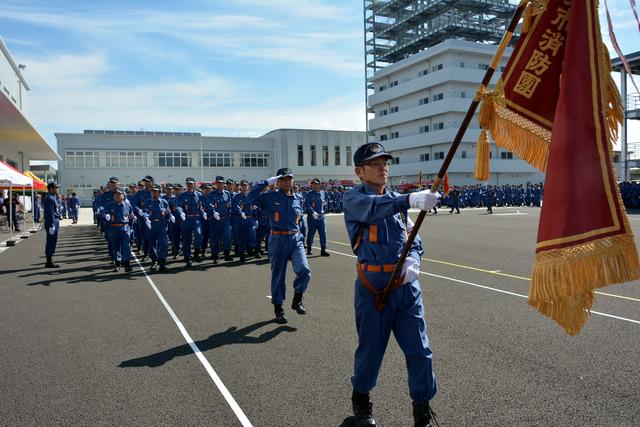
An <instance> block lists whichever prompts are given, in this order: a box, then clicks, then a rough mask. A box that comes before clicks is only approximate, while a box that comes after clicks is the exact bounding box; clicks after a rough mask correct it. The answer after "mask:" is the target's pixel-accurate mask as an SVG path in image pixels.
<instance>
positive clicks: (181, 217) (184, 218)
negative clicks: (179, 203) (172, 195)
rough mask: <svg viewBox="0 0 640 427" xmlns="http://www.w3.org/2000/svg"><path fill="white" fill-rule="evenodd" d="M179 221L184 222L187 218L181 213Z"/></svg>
mask: <svg viewBox="0 0 640 427" xmlns="http://www.w3.org/2000/svg"><path fill="white" fill-rule="evenodd" d="M180 219H181V220H183V221H186V220H187V216H186V215H185V214H184V212H182V213H181V214H180Z"/></svg>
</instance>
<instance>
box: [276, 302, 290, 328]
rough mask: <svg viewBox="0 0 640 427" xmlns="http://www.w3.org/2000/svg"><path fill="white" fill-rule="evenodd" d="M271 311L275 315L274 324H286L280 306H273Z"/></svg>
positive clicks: (285, 318) (285, 317)
mask: <svg viewBox="0 0 640 427" xmlns="http://www.w3.org/2000/svg"><path fill="white" fill-rule="evenodd" d="M273 311H274V312H275V313H276V323H280V324H281V325H283V324H285V323H287V322H288V320H287V316H285V315H284V309H283V308H282V304H274V305H273Z"/></svg>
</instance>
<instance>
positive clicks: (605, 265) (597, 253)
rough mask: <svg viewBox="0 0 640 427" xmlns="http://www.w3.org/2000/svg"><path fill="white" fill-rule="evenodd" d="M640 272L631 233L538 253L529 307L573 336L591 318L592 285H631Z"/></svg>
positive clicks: (532, 276) (593, 297)
mask: <svg viewBox="0 0 640 427" xmlns="http://www.w3.org/2000/svg"><path fill="white" fill-rule="evenodd" d="M627 226H628V224H627ZM559 261H561V262H559ZM639 269H640V264H639V262H638V255H637V252H636V247H635V243H634V240H633V235H632V234H631V233H629V234H623V235H616V236H612V237H606V238H603V239H599V240H594V241H590V242H587V243H584V244H582V245H576V246H572V247H570V248H563V249H556V250H550V251H544V252H541V253H537V254H536V257H535V262H534V265H533V271H532V274H531V284H532V286H531V289H530V291H529V304H530V305H532V306H533V307H535V308H536V309H537V310H538V311H539V312H540V313H542V314H544V315H546V316H549V317H551V318H552V319H553V320H555V321H556V322H557V323H558V324H560V325H561V326H562V327H563V328H564V330H565V331H566V332H567V333H568V334H569V335H571V336H573V335H576V334H578V332H580V329H581V328H582V326H583V325H584V323H585V322H586V321H587V320H588V319H589V316H590V314H591V313H590V310H591V307H593V303H594V302H595V295H594V288H593V284H594V283H597V284H598V285H597V287H598V288H600V287H605V286H608V285H611V284H614V283H620V282H630V281H633V280H636V278H637V274H638V270H639Z"/></svg>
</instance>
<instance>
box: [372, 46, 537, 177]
mask: <svg viewBox="0 0 640 427" xmlns="http://www.w3.org/2000/svg"><path fill="white" fill-rule="evenodd" d="M495 50H496V46H494V45H489V44H481V43H474V42H470V41H465V40H454V39H450V40H445V41H443V42H441V43H439V44H437V45H435V46H432V47H429V48H428V49H425V50H423V51H421V52H418V53H415V54H413V55H411V56H409V57H408V58H406V59H403V60H400V61H398V62H395V63H393V64H391V65H388V66H386V67H384V68H382V69H381V70H379V71H377V72H376V73H375V74H374V75H373V76H372V77H370V78H369V82H370V83H372V84H373V86H374V93H373V94H372V95H370V96H369V98H368V104H369V108H370V111H371V110H372V111H373V112H374V113H375V117H374V118H372V119H371V120H370V121H369V132H370V137H369V139H370V140H376V141H380V142H381V143H382V144H383V145H384V146H385V148H386V149H387V151H390V152H391V154H392V155H393V156H394V158H395V159H394V162H393V163H394V164H393V165H392V167H391V168H390V176H391V182H392V184H400V183H402V182H403V181H404V182H416V181H417V176H418V173H419V172H420V171H422V174H423V177H424V178H425V179H427V180H429V179H433V178H435V177H436V176H437V173H438V171H439V169H440V166H441V165H442V161H443V159H444V157H445V156H446V153H447V151H448V150H449V147H450V146H451V143H452V142H453V139H454V137H455V134H456V132H457V131H458V128H459V127H460V123H461V122H462V119H463V118H464V115H465V113H466V112H467V110H468V108H469V105H470V104H471V102H472V100H473V97H474V95H475V92H476V90H477V88H478V85H479V82H480V81H482V78H483V77H484V74H485V71H486V69H487V68H488V67H489V64H490V62H491V59H492V57H493V53H494V52H495ZM509 53H510V50H508V51H507V53H506V54H505V57H504V58H503V59H502V62H501V67H500V68H501V69H503V68H504V66H505V65H506V63H507V60H508V58H509ZM498 71H500V70H498ZM499 75H500V72H496V75H495V76H494V79H493V80H492V84H495V83H496V81H497V79H498V77H499ZM479 134H480V129H479V125H478V122H477V119H474V120H473V121H472V123H471V126H470V127H469V129H468V130H467V132H466V133H465V137H464V139H463V140H462V143H461V144H460V147H459V148H458V151H457V153H456V155H455V157H454V160H453V162H452V163H451V166H450V167H449V178H450V181H451V184H452V185H465V184H477V183H478V181H475V179H474V177H473V170H474V167H475V157H476V156H475V155H476V141H477V139H478V136H479ZM490 166H491V177H490V180H489V182H488V183H489V184H496V185H501V184H526V183H535V184H537V183H540V182H543V181H544V175H543V174H542V173H540V172H539V171H538V170H537V169H535V168H533V167H531V166H530V165H529V164H528V163H526V162H524V161H522V160H519V159H517V158H516V157H514V156H513V154H512V153H510V152H507V151H506V150H504V149H502V148H498V147H497V146H496V145H495V144H493V143H492V144H491V160H490Z"/></svg>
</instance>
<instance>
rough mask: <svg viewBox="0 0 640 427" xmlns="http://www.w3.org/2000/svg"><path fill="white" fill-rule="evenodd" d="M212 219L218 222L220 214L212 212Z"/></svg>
mask: <svg viewBox="0 0 640 427" xmlns="http://www.w3.org/2000/svg"><path fill="white" fill-rule="evenodd" d="M213 217H214V218H215V219H216V221H220V214H219V213H218V212H214V213H213Z"/></svg>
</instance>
